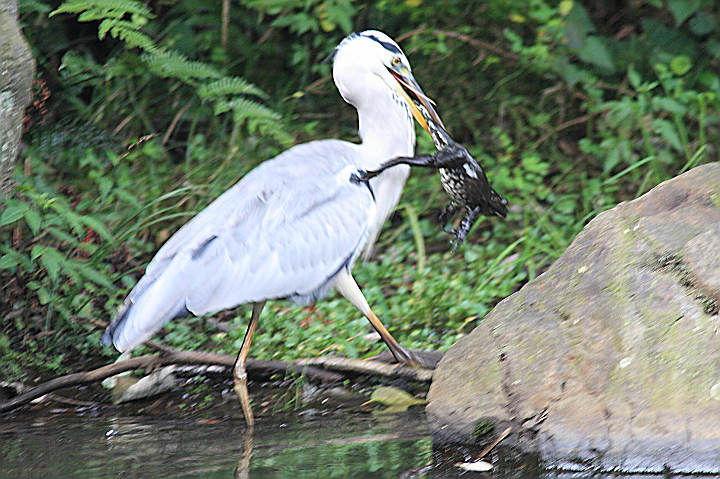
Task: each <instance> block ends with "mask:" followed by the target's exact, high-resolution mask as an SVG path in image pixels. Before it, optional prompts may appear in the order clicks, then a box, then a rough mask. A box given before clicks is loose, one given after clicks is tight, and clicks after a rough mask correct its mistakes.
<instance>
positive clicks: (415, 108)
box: [388, 66, 445, 136]
mask: <svg viewBox="0 0 720 479" xmlns="http://www.w3.org/2000/svg"><path fill="white" fill-rule="evenodd" d="M388 71H389V72H390V74H391V75H392V76H393V77H394V78H395V80H396V81H397V82H398V84H399V88H398V92H399V93H400V94H401V95H402V96H403V98H405V101H407V103H408V105H410V111H411V112H412V115H413V117H414V118H415V120H416V121H417V122H418V123H419V124H420V126H422V127H423V128H424V129H425V131H427V132H428V134H430V135H431V136H432V133H430V127H429V126H428V120H427V119H426V115H425V114H423V112H422V111H421V109H424V110H425V111H426V114H427V116H429V117H430V118H431V119H432V120H434V121H435V123H437V124H438V125H440V126H441V127H443V128H444V127H445V126H444V125H443V123H442V120H441V119H440V116H438V114H437V112H436V111H435V106H434V105H435V102H434V101H432V100H431V99H430V98H429V97H428V96H427V95H426V94H425V92H423V91H422V88H420V85H418V83H417V81H415V77H413V74H412V73H411V72H410V70H408V69H407V68H405V67H404V66H400V67H399V68H394V67H388Z"/></svg>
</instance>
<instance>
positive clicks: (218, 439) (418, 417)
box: [0, 413, 432, 479]
mask: <svg viewBox="0 0 720 479" xmlns="http://www.w3.org/2000/svg"><path fill="white" fill-rule="evenodd" d="M285 419H287V421H285V422H283V421H282V420H281V419H274V420H264V421H259V423H258V424H256V425H255V427H254V428H252V429H251V428H248V427H247V426H246V425H245V423H244V421H243V420H242V419H240V420H232V421H222V422H218V423H213V422H212V421H192V422H188V421H175V420H157V419H151V418H143V417H118V418H87V417H79V416H57V417H49V418H41V419H35V420H32V421H30V422H28V421H27V420H25V421H23V422H21V421H18V422H13V421H11V422H8V421H5V422H3V423H1V424H0V478H5V477H7V478H11V477H12V478H17V477H43V478H47V477H58V478H60V477H111V476H112V477H117V476H118V475H120V474H122V476H123V477H203V478H213V477H233V476H235V477H253V478H262V477H292V478H293V479H303V478H312V479H318V478H334V477H342V478H348V477H368V478H374V477H377V478H381V477H398V476H399V475H400V474H401V473H403V472H404V471H407V470H409V469H411V468H414V467H417V466H422V465H424V464H428V463H430V462H431V456H432V448H431V443H430V438H429V435H428V431H427V429H426V426H425V421H424V417H423V416H422V414H419V413H418V414H409V415H402V416H391V417H382V416H380V417H378V416H372V415H368V414H366V415H361V416H349V415H343V417H336V418H314V419H305V420H303V419H298V418H297V417H287V418H285Z"/></svg>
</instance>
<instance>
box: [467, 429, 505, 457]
mask: <svg viewBox="0 0 720 479" xmlns="http://www.w3.org/2000/svg"><path fill="white" fill-rule="evenodd" d="M510 432H512V427H508V428H507V429H505V430H504V431H503V432H502V433H501V434H500V435H499V436H498V438H497V439H495V440H494V441H493V442H492V443H490V445H489V446H488V447H486V448H485V449H483V450H482V452H481V453H480V454H478V456H477V457H476V458H475V459H474V460H473V462H478V461H479V460H481V459H482V458H483V457H485V456H487V453H488V452H490V451H492V450H493V448H494V447H495V446H497V445H498V444H500V442H501V441H502V440H503V439H505V438H506V437H508V436H509V435H510Z"/></svg>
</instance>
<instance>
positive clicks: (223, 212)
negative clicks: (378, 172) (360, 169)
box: [108, 141, 375, 350]
mask: <svg viewBox="0 0 720 479" xmlns="http://www.w3.org/2000/svg"><path fill="white" fill-rule="evenodd" d="M356 154H357V153H356V150H355V149H354V147H353V145H351V144H349V143H344V142H339V141H322V142H311V143H307V144H304V145H300V146H298V147H295V148H292V149H290V150H288V151H286V152H285V153H283V154H282V155H280V156H278V157H276V158H275V159H273V160H269V161H267V162H265V163H263V164H262V165H260V166H259V167H257V168H256V169H254V170H253V171H251V172H250V173H248V174H247V175H246V176H245V177H244V178H243V179H242V180H241V181H240V182H239V183H237V184H236V185H235V186H233V187H232V188H231V189H229V190H228V191H227V192H225V193H224V194H223V195H222V196H220V197H219V198H218V199H217V200H216V201H215V202H213V203H212V204H211V205H209V206H208V207H207V208H206V209H205V210H203V211H201V212H200V213H199V214H198V215H197V216H196V217H195V218H193V219H192V220H191V221H190V222H188V223H187V224H186V225H185V226H183V228H181V229H180V230H179V231H178V232H177V233H176V234H175V235H173V236H172V237H171V238H170V239H169V240H168V241H167V242H166V244H165V245H164V246H163V247H162V248H161V249H160V250H159V251H158V253H157V255H156V256H155V258H153V260H152V261H151V263H150V264H149V265H148V268H147V271H146V274H145V275H144V276H143V277H142V278H141V279H140V281H139V282H138V284H137V285H136V286H135V288H134V289H133V291H132V292H131V293H130V295H129V296H128V298H127V300H126V302H125V305H124V307H123V308H121V310H120V312H119V314H118V318H117V320H116V321H115V323H114V324H113V325H111V327H110V328H109V330H108V335H109V336H111V337H112V340H113V342H114V343H115V345H116V346H117V347H118V349H120V350H126V349H130V348H132V347H134V346H136V345H137V344H139V343H141V342H143V341H145V340H146V339H147V338H148V337H150V336H151V335H152V334H153V333H154V332H155V331H157V330H158V329H159V328H160V327H161V326H162V325H163V324H164V323H165V322H166V321H168V320H169V319H172V318H173V317H175V316H177V315H179V314H182V313H183V312H186V311H190V312H192V313H195V314H203V313H207V312H211V311H216V310H219V309H224V308H228V307H232V306H235V305H238V304H241V303H246V302H251V301H260V300H263V299H271V298H281V297H287V296H312V295H313V294H314V293H315V292H317V291H318V290H320V289H322V288H323V287H324V286H326V283H327V282H328V280H329V279H330V278H332V276H334V275H335V274H336V273H337V272H338V271H339V270H340V269H341V268H342V267H343V266H344V265H346V264H348V263H352V262H353V261H354V259H355V258H356V257H357V254H358V252H359V249H360V248H361V247H362V245H363V244H364V243H365V242H366V241H367V236H368V228H370V225H371V224H372V223H373V221H374V214H375V209H374V200H373V197H372V193H371V191H370V189H369V188H368V186H367V185H366V184H363V183H355V182H352V181H350V175H351V174H352V173H353V172H355V171H356V170H357V166H356V165H357V160H356V158H355V155H356Z"/></svg>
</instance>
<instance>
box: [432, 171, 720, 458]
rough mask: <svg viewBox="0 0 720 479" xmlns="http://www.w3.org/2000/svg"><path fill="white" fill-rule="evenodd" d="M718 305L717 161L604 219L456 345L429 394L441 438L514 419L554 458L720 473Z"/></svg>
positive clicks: (526, 437)
mask: <svg viewBox="0 0 720 479" xmlns="http://www.w3.org/2000/svg"><path fill="white" fill-rule="evenodd" d="M718 304H720V164H719V163H713V164H707V165H703V166H700V167H698V168H695V169H694V170H692V171H690V172H687V173H685V174H683V175H681V176H679V177H677V178H675V179H673V180H670V181H667V182H665V183H663V184H661V185H659V186H657V187H656V188H654V189H653V190H652V191H650V192H648V193H647V194H645V195H643V196H642V197H641V198H638V199H637V200H634V201H630V202H626V203H621V204H619V205H618V206H617V207H615V208H613V209H612V210H609V211H606V212H604V213H602V214H600V215H598V216H597V217H596V218H595V219H593V220H592V221H591V222H590V223H589V224H588V225H587V227H586V228H585V229H584V230H583V231H582V232H581V233H580V234H579V235H578V236H577V238H575V240H574V241H573V243H572V244H571V245H570V247H569V248H568V249H567V251H565V253H564V254H563V255H562V256H561V257H560V258H559V259H558V260H557V262H556V263H555V264H553V265H552V267H550V268H549V269H548V271H547V272H545V273H544V274H542V275H541V276H539V277H538V278H536V279H535V280H533V281H531V282H529V283H528V284H527V285H525V287H523V288H522V289H521V290H520V291H518V292H517V293H515V294H513V295H512V296H510V297H509V298H506V299H505V300H503V301H502V302H501V303H500V304H498V305H497V307H496V308H495V309H494V310H493V311H492V312H491V313H490V314H488V315H487V316H486V317H485V319H484V320H483V321H482V323H481V324H480V325H479V326H478V327H477V328H476V329H475V330H474V331H473V332H472V333H470V334H469V335H468V336H466V337H464V338H462V339H461V340H460V341H458V342H457V344H455V345H454V346H453V347H452V348H451V349H450V350H449V351H448V352H447V353H446V355H445V356H444V358H443V359H442V361H441V362H440V364H439V365H438V368H437V369H436V371H435V375H434V378H433V383H432V385H431V387H430V391H429V393H428V399H429V405H428V408H427V411H428V417H429V420H430V422H431V425H432V428H433V431H434V437H435V438H436V440H438V441H440V442H445V443H446V442H462V443H472V442H473V441H474V440H475V439H476V436H477V435H478V434H479V433H480V432H482V431H486V430H487V428H488V426H491V425H494V426H495V430H496V431H499V430H501V428H503V427H504V426H505V425H506V424H508V423H509V424H512V425H513V426H514V428H513V429H514V432H515V433H516V434H515V436H514V439H515V441H516V444H517V445H519V446H520V447H522V448H526V449H533V450H536V451H539V452H540V453H541V455H542V457H544V458H545V459H546V460H548V461H550V462H551V463H552V462H555V463H556V465H557V463H560V464H562V465H566V466H567V465H570V464H569V462H582V461H586V460H590V461H592V462H593V464H595V465H596V466H600V467H603V468H607V469H613V468H615V469H621V470H627V471H662V470H663V468H664V467H665V466H667V467H669V468H671V469H672V470H677V471H709V472H720V319H719V317H718ZM568 461H569V462H568Z"/></svg>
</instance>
